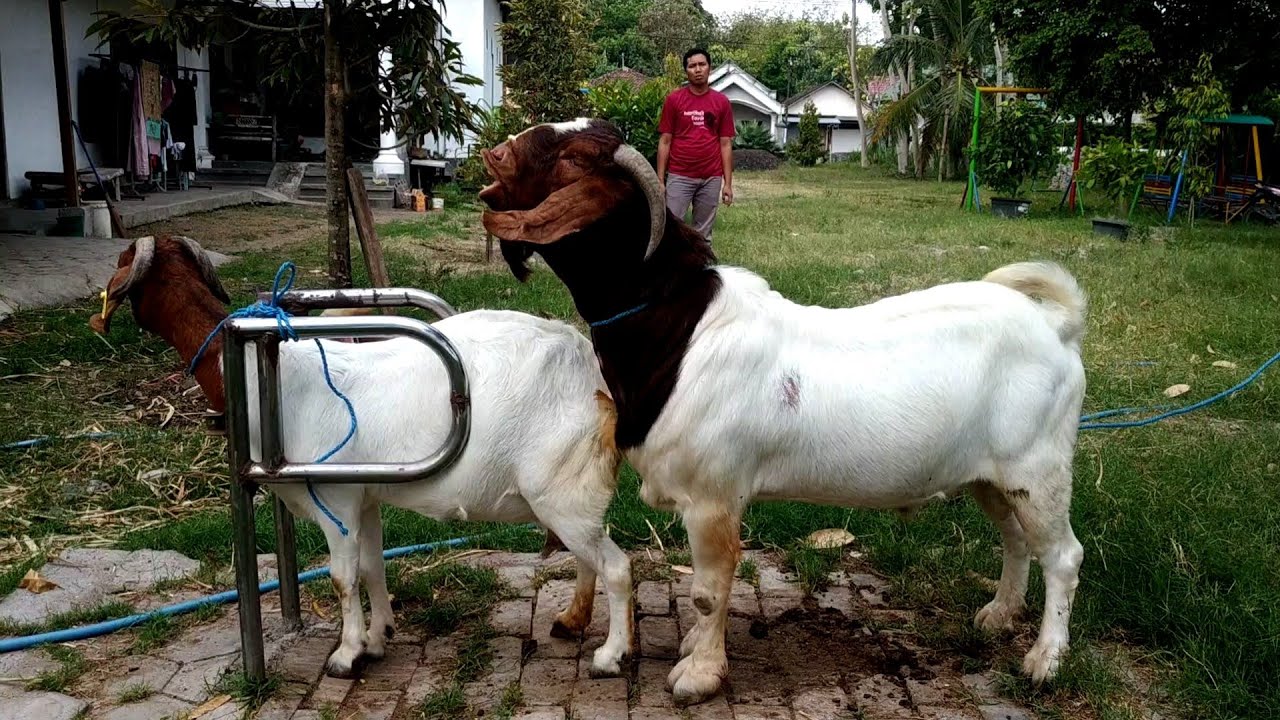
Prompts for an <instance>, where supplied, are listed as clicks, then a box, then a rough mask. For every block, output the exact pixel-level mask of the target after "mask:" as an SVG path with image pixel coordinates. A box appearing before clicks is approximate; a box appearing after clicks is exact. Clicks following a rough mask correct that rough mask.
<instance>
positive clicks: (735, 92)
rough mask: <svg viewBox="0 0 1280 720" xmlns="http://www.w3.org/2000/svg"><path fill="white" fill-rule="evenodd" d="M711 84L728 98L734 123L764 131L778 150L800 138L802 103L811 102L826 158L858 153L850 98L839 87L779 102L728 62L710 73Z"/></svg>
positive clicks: (816, 89) (821, 88)
mask: <svg viewBox="0 0 1280 720" xmlns="http://www.w3.org/2000/svg"><path fill="white" fill-rule="evenodd" d="M710 84H711V87H712V88H714V89H716V90H719V91H720V92H722V93H724V94H725V96H726V97H727V98H729V103H730V105H732V106H733V119H734V122H736V123H743V122H748V123H756V124H759V125H763V126H765V127H767V128H768V129H769V134H770V136H772V137H773V139H774V141H775V142H777V143H778V145H780V146H786V145H787V144H788V143H790V142H791V141H793V140H795V139H796V137H797V136H798V135H799V131H800V115H801V114H802V113H803V112H804V106H805V103H806V102H808V101H809V100H812V101H813V104H814V106H815V107H816V108H817V111H818V125H819V127H821V128H822V131H823V146H824V147H825V148H826V149H827V154H828V156H829V157H831V158H840V157H843V156H845V155H848V154H849V153H851V152H855V151H857V150H858V149H859V143H860V136H861V132H862V130H861V128H859V127H858V120H857V117H858V116H857V110H856V108H855V107H854V101H853V94H852V93H850V92H849V91H848V90H846V89H845V88H844V86H842V85H840V84H839V83H835V82H829V83H825V84H823V85H818V86H816V87H813V88H810V89H808V90H806V91H804V92H802V93H800V94H798V95H795V96H793V97H790V98H787V99H785V100H779V99H778V98H777V93H776V92H774V91H773V90H772V89H770V88H769V87H768V86H766V85H765V84H764V83H761V82H760V81H759V80H757V79H756V78H755V77H753V76H752V75H751V73H748V72H747V71H745V70H743V69H742V68H740V67H738V66H737V65H735V64H734V63H731V62H728V63H725V64H723V65H721V66H719V67H717V68H716V69H715V70H714V71H713V72H712V73H711V78H710ZM862 110H863V115H864V117H865V116H867V115H869V114H870V113H871V107H870V105H869V104H865V103H864V105H863V108H862Z"/></svg>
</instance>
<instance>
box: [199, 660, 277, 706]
mask: <svg viewBox="0 0 1280 720" xmlns="http://www.w3.org/2000/svg"><path fill="white" fill-rule="evenodd" d="M282 682H283V676H282V675H280V674H279V673H274V672H268V673H267V677H266V678H265V679H263V680H261V681H258V680H252V679H250V678H249V676H247V675H245V674H244V671H243V670H238V671H236V672H232V673H227V674H226V675H223V676H222V677H221V678H219V679H218V682H217V684H216V685H215V687H214V692H216V693H225V694H227V695H230V696H231V697H232V698H234V699H236V700H239V701H240V703H241V705H242V706H244V708H245V709H246V710H247V711H248V714H250V715H252V713H253V711H254V710H257V709H258V708H259V707H262V704H263V703H265V702H266V701H267V700H269V699H271V696H272V695H273V694H274V693H275V692H276V690H279V689H280V685H281V683H282Z"/></svg>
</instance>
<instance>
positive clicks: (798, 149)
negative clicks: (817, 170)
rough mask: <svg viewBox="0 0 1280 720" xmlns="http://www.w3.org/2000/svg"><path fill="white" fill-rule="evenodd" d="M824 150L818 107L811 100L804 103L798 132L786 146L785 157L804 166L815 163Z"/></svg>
mask: <svg viewBox="0 0 1280 720" xmlns="http://www.w3.org/2000/svg"><path fill="white" fill-rule="evenodd" d="M824 154H825V151H824V150H823V148H822V130H821V129H820V128H819V127H818V108H817V106H815V105H814V104H813V101H812V100H810V101H809V102H807V103H805V104H804V112H803V113H802V114H801V115H800V134H799V137H797V138H796V139H795V142H793V143H791V144H789V145H788V146H787V157H788V158H790V159H791V160H794V161H795V162H796V163H798V164H800V165H804V166H806V167H808V166H812V165H816V164H817V163H818V160H820V159H821V158H822V156H823V155H824Z"/></svg>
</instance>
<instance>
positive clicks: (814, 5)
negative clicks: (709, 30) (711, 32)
mask: <svg viewBox="0 0 1280 720" xmlns="http://www.w3.org/2000/svg"><path fill="white" fill-rule="evenodd" d="M702 7H704V8H706V10H707V11H708V12H710V13H711V14H713V15H716V16H717V17H728V16H730V15H733V14H734V13H738V12H750V11H763V12H768V13H777V14H781V15H801V14H803V13H804V11H805V10H811V11H813V12H814V13H815V14H819V15H825V16H827V17H830V18H833V19H834V18H839V17H840V16H841V15H842V14H844V13H847V12H849V0H702ZM858 24H859V25H860V26H861V27H860V28H859V29H860V30H862V32H860V33H859V37H861V38H863V39H867V38H870V41H871V42H877V41H879V40H880V36H881V33H880V18H879V17H878V16H877V15H876V12H875V11H874V10H872V9H871V5H869V4H868V3H867V2H866V1H865V0H859V2H858Z"/></svg>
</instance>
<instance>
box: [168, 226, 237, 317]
mask: <svg viewBox="0 0 1280 720" xmlns="http://www.w3.org/2000/svg"><path fill="white" fill-rule="evenodd" d="M173 239H174V240H177V241H178V243H179V244H181V245H182V249H183V250H185V251H186V252H187V255H189V256H191V259H192V260H194V261H195V263H196V267H198V268H200V277H201V279H203V280H204V284H205V285H208V286H209V290H210V291H212V292H213V296H214V297H216V298H218V299H219V300H221V301H222V302H224V303H227V304H230V303H231V297H230V296H228V295H227V291H226V289H225V288H223V287H222V281H221V280H220V279H219V278H218V271H217V269H215V268H214V267H213V261H212V260H210V259H209V254H208V253H206V252H205V251H204V248H202V247H200V243H198V242H196V241H195V240H193V239H191V238H189V237H186V236H185V235H174V236H173Z"/></svg>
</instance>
